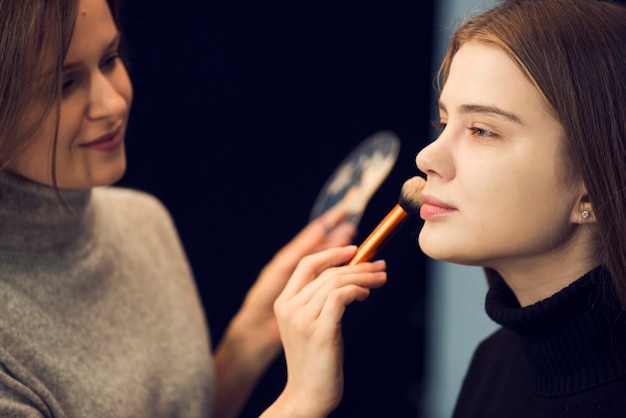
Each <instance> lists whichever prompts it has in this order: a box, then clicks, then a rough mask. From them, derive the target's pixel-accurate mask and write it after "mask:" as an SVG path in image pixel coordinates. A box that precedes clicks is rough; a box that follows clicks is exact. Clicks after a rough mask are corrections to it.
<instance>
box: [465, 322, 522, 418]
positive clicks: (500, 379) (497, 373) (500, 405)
mask: <svg viewBox="0 0 626 418" xmlns="http://www.w3.org/2000/svg"><path fill="white" fill-rule="evenodd" d="M530 387H531V383H530V375H529V374H528V370H527V367H526V363H525V358H524V352H523V347H522V344H521V341H520V339H519V337H518V336H517V335H516V334H515V333H514V332H512V331H511V330H508V329H506V328H500V329H498V330H497V331H495V332H494V333H493V334H491V335H490V336H489V337H487V338H486V339H484V340H483V341H482V342H481V343H480V344H479V345H478V347H477V348H476V350H475V352H474V356H473V357H472V361H471V363H470V366H469V369H468V371H467V373H466V375H465V378H464V380H463V385H462V387H461V392H460V393H459V396H458V398H457V404H456V408H455V414H454V417H484V416H512V415H507V414H503V413H502V411H511V410H516V407H514V408H513V409H511V406H512V405H519V404H520V403H523V401H520V400H524V399H528V396H529V390H530ZM519 406H520V408H521V409H519V410H518V412H519V411H522V410H523V408H522V406H523V405H519Z"/></svg>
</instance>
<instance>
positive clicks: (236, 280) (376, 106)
mask: <svg viewBox="0 0 626 418" xmlns="http://www.w3.org/2000/svg"><path fill="white" fill-rule="evenodd" d="M122 3H123V4H122V10H121V14H122V22H123V31H124V33H125V35H126V40H127V48H128V49H127V58H128V63H129V71H130V73H131V77H132V79H133V83H134V87H135V101H134V104H133V110H132V117H131V123H130V126H129V131H128V134H127V152H128V159H129V169H128V172H127V175H126V176H125V178H124V179H123V180H122V181H121V182H120V184H121V185H124V186H129V187H134V188H138V189H142V190H145V191H148V192H151V193H153V194H155V195H156V196H157V197H159V198H160V199H161V200H162V201H163V202H164V203H165V205H166V206H167V207H168V208H169V210H170V211H171V213H172V216H173V217H174V220H175V222H176V224H177V227H178V229H179V233H180V236H181V239H182V241H183V244H184V246H185V249H186V251H187V254H188V257H189V260H190V263H191V265H192V268H193V270H194V273H195V276H196V279H197V282H198V288H199V290H200V293H201V296H202V300H203V303H204V305H205V309H206V312H207V316H208V319H209V321H210V326H211V334H212V338H213V343H214V344H216V343H217V342H218V341H219V339H220V337H221V334H222V333H223V331H224V329H225V327H226V325H227V323H228V321H229V319H230V318H231V316H232V315H233V314H234V313H235V312H236V310H237V309H238V307H239V304H240V303H241V301H242V299H243V297H244V294H245V292H246V290H247V289H248V287H249V286H250V285H251V284H252V283H253V281H254V280H255V278H256V274H257V273H258V271H259V270H260V269H261V267H262V266H263V265H264V264H265V262H267V261H268V260H269V259H270V257H271V256H272V255H273V254H274V252H275V251H276V250H277V249H278V248H280V247H281V246H282V245H283V244H285V243H286V242H287V241H288V240H289V239H290V238H291V237H292V236H293V235H295V234H296V233H297V232H298V231H299V230H300V229H301V228H302V227H303V226H304V225H305V224H306V222H307V221H308V216H309V212H310V210H311V207H312V205H313V203H314V201H315V198H316V196H317V193H318V191H319V189H320V188H321V187H322V185H323V184H324V183H325V181H326V180H327V178H328V176H329V175H330V174H331V173H332V171H333V170H334V168H335V166H336V165H337V164H338V163H339V162H341V160H343V158H344V157H345V156H346V155H347V154H348V153H349V152H350V150H351V149H352V148H353V147H354V146H356V145H357V144H358V143H359V142H360V141H362V140H363V139H364V138H366V137H368V136H369V135H371V134H373V133H374V132H377V131H380V130H392V131H394V132H395V133H396V134H397V135H398V136H399V137H400V139H401V141H402V147H401V151H400V156H399V159H398V162H397V163H396V166H395V168H394V169H393V171H392V173H391V175H390V176H389V178H388V179H387V181H386V182H385V183H384V184H383V186H382V187H381V189H380V190H379V191H378V192H377V194H376V195H375V196H374V198H373V199H372V201H371V203H370V205H369V206H368V208H367V210H366V212H365V215H364V217H363V220H362V222H361V225H360V233H359V236H358V237H357V240H356V241H357V243H358V242H360V241H361V240H362V239H363V238H364V237H365V236H366V235H367V234H368V233H369V232H370V231H371V229H372V228H373V227H374V226H375V225H376V224H377V223H378V221H380V219H382V217H383V216H384V215H385V214H386V213H387V211H388V210H389V209H391V207H392V206H393V205H394V204H395V203H396V202H397V200H398V196H399V192H400V188H401V186H402V184H403V182H404V181H405V180H406V179H407V178H409V177H412V176H414V175H416V174H418V171H417V169H416V168H415V164H414V157H415V154H416V152H417V151H418V150H419V149H420V148H422V147H423V146H424V145H425V144H426V142H427V140H428V135H429V127H430V125H429V114H430V109H431V102H432V77H433V74H432V71H431V68H430V65H431V35H430V34H431V25H432V23H431V22H432V16H431V14H432V13H431V8H432V4H431V2H430V1H420V2H417V1H410V0H404V1H400V0H386V1H383V0H380V1H376V0H360V1H356V0H354V1H347V0H345V1H328V0H317V1H307V0H302V1H277V0H276V1H266V2H259V1H229V2H211V1H191V0H188V1H179V2H171V1H167V2H166V1H164V0H150V1H143V0H122ZM418 227H419V218H418V217H413V218H411V219H409V221H408V223H407V225H405V226H404V227H403V229H401V230H400V231H399V232H398V233H397V235H396V236H395V237H394V239H393V240H392V241H391V242H390V243H389V244H388V245H387V246H386V247H385V248H384V249H383V251H382V252H381V254H380V257H383V258H385V259H386V260H387V263H388V266H389V268H388V274H389V280H388V283H387V285H386V286H385V287H384V288H382V289H379V290H376V291H375V292H373V293H372V295H371V296H370V298H369V299H368V300H367V301H365V302H362V303H357V304H354V305H352V306H351V307H350V308H349V309H348V311H347V312H346V315H345V318H344V321H343V326H344V338H345V353H346V354H345V372H346V389H345V395H344V399H343V401H342V403H341V405H340V406H339V408H338V409H337V410H336V411H335V412H334V413H333V415H332V416H334V417H362V418H367V417H386V418H392V417H417V416H418V411H419V398H420V395H421V386H422V371H423V361H424V360H423V353H424V347H423V338H424V330H423V326H424V321H425V319H424V313H425V309H424V303H423V302H424V300H423V299H424V294H425V286H426V285H427V283H426V280H425V279H426V266H425V259H424V257H423V255H422V254H421V253H420V252H419V250H418V247H417V244H416V231H417V230H418ZM284 379H285V370H284V365H283V359H282V358H279V360H278V361H277V362H276V363H275V364H274V365H273V366H272V368H271V369H270V370H269V371H268V373H267V375H266V376H265V377H264V378H263V380H262V381H261V382H260V385H259V387H258V389H257V390H256V392H255V393H254V394H253V396H252V398H251V399H250V402H249V403H248V405H247V407H246V410H245V411H244V414H243V415H242V416H244V417H253V416H257V415H258V414H259V413H260V411H262V410H263V408H264V407H266V406H267V405H269V404H270V403H271V402H272V401H273V400H274V398H275V397H276V396H277V395H278V394H279V393H280V391H281V390H282V387H283V384H284Z"/></svg>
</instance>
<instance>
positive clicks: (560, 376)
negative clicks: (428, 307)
mask: <svg viewBox="0 0 626 418" xmlns="http://www.w3.org/2000/svg"><path fill="white" fill-rule="evenodd" d="M625 51H626V9H625V8H624V7H623V6H621V5H618V4H614V3H611V2H607V1H597V0H516V1H505V2H502V3H501V4H499V5H498V6H496V7H495V8H493V9H492V10H490V11H487V12H486V13H484V14H482V15H479V16H476V17H473V18H470V19H468V20H467V21H466V23H465V24H464V25H463V26H462V27H461V28H460V29H458V30H457V31H456V33H455V34H454V36H453V38H452V40H451V43H450V46H449V49H448V51H447V54H446V56H445V59H444V62H443V65H442V67H441V81H442V89H441V91H440V96H439V100H438V103H437V104H438V108H439V121H438V123H439V124H440V125H441V133H440V134H439V136H438V138H437V139H436V140H435V141H434V142H432V143H431V144H430V145H428V146H427V147H426V148H424V149H423V150H422V151H421V152H420V153H419V154H418V155H417V157H416V163H417V166H418V168H419V169H420V170H421V171H422V172H424V173H425V174H426V176H427V183H426V186H425V188H424V201H425V204H424V205H423V206H422V208H421V212H420V216H421V217H422V218H423V219H424V220H425V222H424V225H423V227H422V229H421V232H420V235H419V245H420V247H421V249H422V250H423V251H424V252H425V253H426V254H427V255H429V256H430V257H432V258H434V259H437V260H444V261H448V262H453V263H459V264H467V265H476V266H482V267H484V268H485V270H486V272H487V276H488V278H489V282H490V288H489V291H488V294H487V298H486V310H487V313H488V315H489V316H490V317H491V318H492V319H493V320H494V321H495V322H497V323H499V324H500V325H502V328H501V329H500V330H498V331H497V332H495V333H494V334H493V335H491V336H490V337H488V338H487V339H486V340H485V341H484V342H483V343H481V344H480V346H479V347H478V349H477V351H476V352H475V355H474V358H473V360H472V363H471V365H470V368H469V371H468V373H467V375H466V377H465V381H464V384H463V387H462V390H461V393H460V396H459V398H458V402H457V405H456V409H455V412H454V416H455V417H477V418H478V417H480V418H485V417H502V418H504V417H506V418H515V417H520V418H521V417H523V418H529V417H546V418H547V417H550V418H554V417H581V418H582V417H584V418H590V417H603V418H608V417H625V416H626V312H625V311H624V309H625V308H626V76H625V74H626V53H625Z"/></svg>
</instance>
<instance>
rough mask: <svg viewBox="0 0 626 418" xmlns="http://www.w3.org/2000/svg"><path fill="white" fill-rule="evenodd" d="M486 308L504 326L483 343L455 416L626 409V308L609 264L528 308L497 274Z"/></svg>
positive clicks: (621, 412)
mask: <svg viewBox="0 0 626 418" xmlns="http://www.w3.org/2000/svg"><path fill="white" fill-rule="evenodd" d="M486 310H487V313H488V315H489V316H490V317H491V318H492V319H493V320H494V321H496V322H497V323H499V324H500V325H502V326H503V328H501V329H500V330H498V331H496V332H495V333H494V334H493V335H491V336H490V337H489V338H487V339H486V340H485V341H483V342H482V343H481V344H480V345H479V347H478V348H477V350H476V352H475V354H474V358H473V359H472V362H471V364H470V368H469V371H468V373H467V375H466V377H465V381H464V383H463V387H462V389H461V393H460V395H459V398H458V401H457V405H456V408H455V411H454V417H455V418H466V417H476V418H478V417H480V418H499V417H502V418H516V417H520V418H521V417H523V418H532V417H537V418H539V417H549V418H559V417H568V418H574V417H581V418H583V417H584V418H594V417H598V418H599V417H602V418H611V417H620V418H623V417H626V314H624V312H623V311H622V309H621V308H620V306H619V303H618V300H617V297H616V295H615V293H614V290H613V286H612V284H611V279H610V277H609V274H608V272H607V270H606V269H605V268H603V267H598V268H596V269H594V270H593V271H591V272H589V273H588V274H586V275H585V276H583V277H582V278H580V279H579V280H577V281H576V282H574V283H573V284H571V285H570V286H568V287H567V288H565V289H563V290H562V291H560V292H559V293H557V294H555V295H553V296H552V297H550V298H548V299H546V300H543V301H541V302H538V303H536V304H534V305H531V306H528V307H525V308H521V307H520V305H519V303H518V301H517V299H516V297H515V295H514V294H513V292H512V291H511V289H510V288H509V287H508V286H507V285H506V283H505V282H504V281H503V280H502V279H498V280H497V281H496V282H495V283H494V284H493V285H492V286H491V288H490V289H489V292H488V294H487V300H486Z"/></svg>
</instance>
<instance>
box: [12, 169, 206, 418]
mask: <svg viewBox="0 0 626 418" xmlns="http://www.w3.org/2000/svg"><path fill="white" fill-rule="evenodd" d="M62 197H63V200H64V202H65V204H66V205H67V206H68V207H69V208H70V211H68V210H67V209H66V208H64V207H63V205H62V204H61V203H60V202H59V200H58V198H57V197H56V195H55V193H54V190H53V189H52V188H50V187H47V186H42V185H39V184H36V183H33V182H31V181H28V180H26V179H23V178H21V177H17V176H15V175H12V174H9V173H0V416H2V417H14V416H19V417H42V416H43V417H116V418H120V417H151V418H156V417H207V416H209V410H210V404H211V394H212V392H213V390H214V378H213V369H212V363H211V356H210V341H209V335H208V330H207V325H206V323H205V317H204V313H203V310H202V307H201V303H200V300H199V298H198V295H197V292H196V288H195V284H194V282H193V278H192V273H191V271H190V268H189V265H188V263H187V260H186V257H185V255H184V252H183V250H182V246H181V244H180V242H179V238H178V236H177V234H176V232H175V228H174V226H173V223H172V221H171V219H170V217H169V214H168V213H167V211H166V210H165V209H164V208H163V206H162V205H161V204H160V203H159V202H158V201H157V200H156V199H155V198H153V197H151V196H149V195H146V194H143V193H140V192H137V191H131V190H126V189H121V188H112V187H107V188H96V189H93V190H81V191H69V190H63V191H62Z"/></svg>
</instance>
